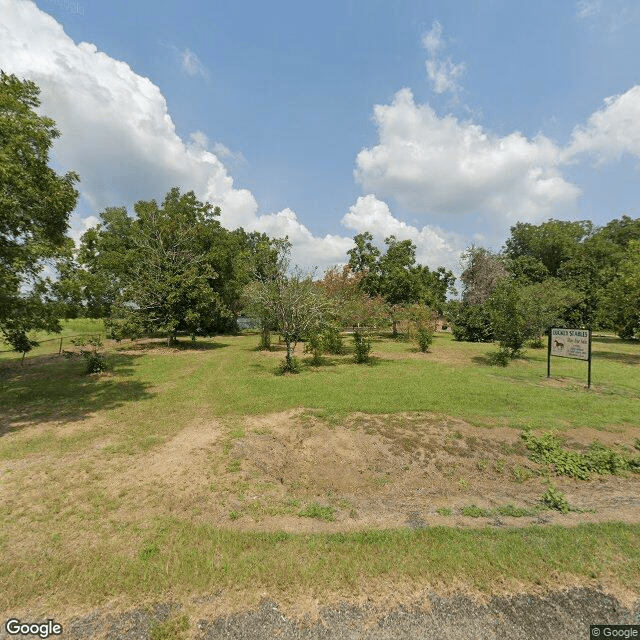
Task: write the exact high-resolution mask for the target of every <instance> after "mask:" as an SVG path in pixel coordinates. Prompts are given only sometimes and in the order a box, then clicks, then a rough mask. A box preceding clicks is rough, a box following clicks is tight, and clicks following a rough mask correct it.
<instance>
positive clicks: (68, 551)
mask: <svg viewBox="0 0 640 640" xmlns="http://www.w3.org/2000/svg"><path fill="white" fill-rule="evenodd" d="M99 329H102V325H101V324H100V323H98V322H95V321H91V322H86V321H73V322H70V323H67V324H66V325H65V332H66V335H75V332H79V333H82V332H85V331H86V332H91V331H94V330H95V331H98V330H99ZM257 341H258V338H257V336H255V335H243V336H237V337H227V336H221V337H218V338H216V339H210V340H204V339H202V340H198V342H197V343H196V344H195V348H191V347H193V346H194V345H192V344H191V343H190V341H188V340H184V343H183V345H182V347H181V348H180V349H178V350H175V351H169V350H167V349H166V348H165V347H164V345H163V344H156V345H155V346H150V345H145V344H144V343H143V344H141V343H131V342H129V341H125V342H123V343H121V344H120V345H119V346H118V345H115V344H111V343H109V344H108V345H107V348H108V357H109V361H110V365H111V370H110V371H109V372H108V373H107V374H105V375H101V376H86V375H84V374H83V372H82V367H83V365H82V363H81V362H78V361H68V360H65V359H63V358H62V357H58V356H54V357H51V356H50V355H43V354H42V353H38V352H37V351H36V352H35V353H33V354H31V355H30V356H29V357H28V358H27V359H26V362H25V365H24V366H21V365H20V358H19V357H17V358H16V357H15V356H13V355H12V356H11V357H5V358H4V360H3V361H0V472H6V475H5V478H6V479H9V480H14V481H15V486H19V487H20V491H19V492H16V493H9V494H6V495H4V497H5V500H4V502H3V504H2V506H1V507H0V521H1V522H2V526H0V553H1V554H2V557H3V562H2V563H0V593H2V594H3V595H2V596H0V608H3V609H6V607H7V606H9V605H10V604H11V605H13V604H15V605H17V604H20V603H24V604H25V605H28V604H29V603H30V602H31V601H36V600H41V599H42V598H43V597H45V594H47V595H46V598H49V601H50V602H53V603H56V605H57V606H58V605H59V606H62V605H65V604H74V603H75V604H78V605H82V604H91V603H97V602H100V601H104V600H105V599H109V598H112V597H119V596H126V597H128V598H130V599H131V600H132V601H135V599H136V598H144V597H155V596H160V595H161V594H163V593H165V592H166V591H168V590H172V591H174V592H176V593H179V594H190V593H201V592H210V591H212V590H215V589H219V588H228V589H238V590H242V589H247V590H254V591H255V590H256V589H257V590H263V591H267V592H270V593H272V594H278V593H280V594H283V593H288V592H296V591H299V592H303V591H304V592H309V591H314V592H315V593H317V594H320V595H321V594H322V593H326V592H329V591H332V590H333V591H340V590H345V589H346V590H354V589H359V588H361V587H362V588H364V587H363V585H366V584H367V583H368V581H375V580H380V579H382V580H390V581H403V580H406V581H409V582H410V581H418V582H421V583H428V584H432V585H435V584H453V583H455V584H462V583H464V584H468V585H469V586H470V587H471V588H474V589H480V590H485V591H491V590H492V588H493V587H492V585H495V584H498V583H499V584H502V585H503V586H504V585H507V586H508V585H509V584H514V585H516V584H520V585H521V584H532V585H535V584H549V581H550V580H551V578H552V579H553V580H555V581H556V582H557V581H558V580H561V577H562V576H563V575H564V574H566V575H570V576H574V577H577V578H578V579H580V580H593V579H598V580H600V579H602V580H605V579H606V580H608V579H613V580H615V581H616V582H617V584H620V585H624V586H625V587H626V588H629V589H632V590H636V591H637V590H640V526H639V525H637V524H621V523H604V524H593V525H591V524H590V525H580V526H579V527H577V528H574V529H571V530H568V529H563V528H561V527H539V526H538V527H534V528H532V527H525V528H523V529H518V530H511V529H502V530H495V529H478V530H473V529H465V530H458V529H455V528H443V527H438V528H429V529H426V530H422V531H410V530H393V531H363V532H360V533H348V534H347V533H345V534H330V535H329V534H312V535H304V534H284V533H278V532H275V533H255V532H253V533H251V532H239V531H232V530H231V529H220V528H216V527H213V526H210V525H206V524H198V525H197V526H196V525H194V524H193V523H192V522H188V521H185V520H182V519H180V518H176V517H172V516H171V514H170V513H169V512H167V514H166V517H163V518H161V519H159V520H158V519H154V520H153V521H151V522H147V521H144V520H142V519H137V518H136V517H135V516H131V518H130V519H129V520H122V519H121V518H120V519H117V518H115V517H114V515H113V514H115V513H116V511H117V509H119V508H121V507H122V505H123V504H124V503H126V501H127V500H134V501H135V496H132V495H131V493H130V492H128V488H127V487H121V491H120V493H119V494H118V493H117V492H116V493H114V494H113V495H107V494H106V493H104V491H103V490H102V489H100V488H99V487H100V486H102V485H99V484H95V485H94V481H93V479H92V478H94V477H95V479H96V483H97V482H98V480H99V481H100V482H106V480H105V478H103V477H99V478H98V476H99V474H100V473H101V472H99V471H96V469H97V467H95V465H94V463H93V462H91V461H92V460H94V461H100V463H101V464H102V463H104V465H105V466H104V469H109V468H110V467H109V465H110V464H113V465H116V467H118V469H119V470H122V469H126V468H127V465H128V464H129V462H128V460H134V459H135V457H136V456H137V455H139V454H140V453H141V452H144V451H154V450H156V449H157V448H158V447H159V446H160V445H161V444H163V443H165V442H167V441H168V440H169V439H170V438H172V437H175V436H176V435H177V434H179V433H180V432H181V431H182V430H183V429H184V428H185V427H186V426H187V425H189V424H193V422H194V420H195V421H201V422H202V423H205V422H206V421H207V420H219V421H222V422H223V423H224V424H228V425H233V424H234V422H233V421H234V419H237V418H240V417H243V416H250V415H262V414H267V413H271V412H277V411H284V410H287V409H292V408H296V407H304V408H305V409H306V410H308V411H309V412H311V413H313V414H315V415H316V416H319V417H321V418H322V419H324V420H326V421H328V422H329V423H331V424H334V425H336V426H338V425H340V423H341V421H343V420H344V418H345V417H346V416H348V415H349V414H352V413H354V412H362V413H370V414H399V413H404V412H428V413H430V414H435V415H441V416H442V417H455V418H462V419H464V420H466V421H467V422H469V423H471V424H472V425H476V426H478V427H479V428H494V427H508V428H518V429H520V428H523V427H532V428H534V429H545V430H546V429H553V430H561V431H569V430H571V429H573V428H580V427H592V428H596V429H603V430H605V429H606V430H616V429H621V428H624V427H628V426H629V425H633V426H635V425H638V423H639V417H640V366H639V365H640V345H636V344H629V343H624V342H622V341H620V340H617V339H616V338H612V337H601V338H595V339H594V346H593V351H594V361H593V388H592V389H591V390H587V389H586V388H585V386H586V363H583V362H578V361H571V360H566V359H564V360H563V359H555V360H554V362H553V369H552V374H553V377H552V379H551V380H547V378H546V351H545V350H528V352H527V354H526V358H525V359H522V360H517V361H514V362H513V363H512V364H510V365H509V366H508V367H506V368H500V367H492V366H489V365H488V359H487V353H488V352H489V351H490V350H491V349H495V347H492V346H490V345H485V344H466V343H457V342H454V341H453V340H452V339H451V336H450V335H448V334H444V333H440V334H438V335H437V336H436V338H435V341H434V344H433V346H432V347H431V352H430V353H427V354H419V353H417V352H416V349H415V346H414V345H412V344H410V343H405V342H395V341H392V340H390V339H377V340H375V342H374V348H373V355H374V359H373V362H372V364H370V365H366V366H359V365H355V364H354V363H353V362H352V359H351V357H350V356H349V355H345V356H341V357H327V359H326V362H325V365H324V366H321V367H316V368H314V367H310V366H308V365H305V366H304V368H303V371H302V373H300V374H298V375H285V376H280V375H275V373H274V372H275V370H276V368H277V365H278V363H279V361H280V359H281V358H282V355H283V354H282V352H276V353H264V352H259V351H256V350H255V346H256V344H257ZM47 344H48V343H47ZM51 344H55V343H51ZM44 348H45V347H44V345H43V347H41V348H40V349H43V350H44ZM116 348H117V349H118V352H116V351H115V349H116ZM299 351H300V352H301V351H302V349H301V348H300V347H299ZM52 352H53V353H55V352H56V349H53V350H50V351H49V352H48V353H52ZM4 355H5V356H6V354H4ZM299 355H301V354H299ZM302 359H303V361H305V359H306V356H302ZM67 425H74V428H73V429H71V430H67V429H66V426H67ZM639 431H640V430H639ZM229 433H230V435H229V438H233V437H241V434H240V433H239V434H237V435H233V432H232V431H230V432H229ZM85 458H86V462H83V460H84V459H85ZM59 459H64V460H68V462H69V468H70V469H71V467H73V470H74V473H76V474H78V473H80V471H81V472H82V474H86V480H83V481H82V484H81V485H80V486H74V487H73V489H74V490H76V491H78V492H79V493H78V495H80V494H81V495H82V501H81V502H79V503H78V505H74V504H71V505H69V504H67V503H65V491H66V488H67V487H68V485H66V484H65V482H66V479H65V473H64V469H60V467H59V465H58V466H56V465H57V463H58V461H59ZM101 468H102V467H101ZM114 468H115V467H114ZM79 470H80V471H79ZM105 473H106V472H105ZM12 474H13V475H12ZM82 477H83V478H84V477H85V476H84V475H83V476H82ZM18 480H19V482H18ZM0 490H1V485H0ZM40 494H41V495H40ZM27 495H28V496H29V500H30V501H31V502H30V503H29V504H30V505H32V504H33V505H37V506H27V504H26V498H23V496H27ZM39 496H40V497H39ZM114 496H115V497H114ZM163 499H164V497H163V495H162V494H161V493H158V496H157V500H158V504H160V505H162V504H163V503H162V500H163ZM294 511H295V510H293V509H292V513H293V512H294ZM297 511H300V509H299V508H298V509H297ZM20 531H22V532H25V535H24V536H21V535H18V532H20ZM11 532H13V535H12V533H11ZM74 549H77V551H74Z"/></svg>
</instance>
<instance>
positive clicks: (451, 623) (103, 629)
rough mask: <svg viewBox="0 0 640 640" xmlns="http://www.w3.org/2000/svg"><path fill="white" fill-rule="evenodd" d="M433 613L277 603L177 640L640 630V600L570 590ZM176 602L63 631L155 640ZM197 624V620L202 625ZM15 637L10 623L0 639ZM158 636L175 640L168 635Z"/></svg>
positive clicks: (434, 600) (489, 637)
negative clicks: (307, 612) (304, 611)
mask: <svg viewBox="0 0 640 640" xmlns="http://www.w3.org/2000/svg"><path fill="white" fill-rule="evenodd" d="M430 601H431V602H430V605H431V606H430V607H429V608H428V610H425V609H417V608H406V607H402V606H401V607H397V608H394V609H392V610H389V611H387V612H383V613H382V614H381V613H380V611H375V612H374V611H373V610H372V609H369V608H367V607H366V606H364V607H354V606H350V605H346V604H345V605H341V606H338V607H331V608H326V609H323V610H321V613H320V619H319V620H318V621H314V622H310V621H308V620H306V621H305V620H303V621H300V620H294V619H291V618H288V617H287V616H286V615H284V614H283V613H282V612H281V611H280V610H279V608H278V606H277V604H276V603H274V602H270V601H267V600H265V601H263V602H262V603H261V604H260V606H259V607H258V608H256V609H253V610H250V611H245V612H242V613H237V614H234V615H227V616H220V617H217V618H212V619H205V618H202V619H198V616H197V612H196V615H195V618H194V617H193V614H192V618H191V627H190V629H189V631H188V632H186V633H185V634H181V633H178V635H177V637H176V639H175V640H262V639H267V638H269V639H272V638H277V639H278V640H392V639H393V640H395V639H400V638H402V639H404V638H407V639H408V638H410V639H411V640H448V639H454V638H455V639H456V640H460V639H463V640H493V639H498V638H500V639H506V640H531V639H533V638H535V639H536V640H545V639H547V638H549V639H553V640H576V639H580V638H584V639H585V640H587V639H588V638H589V625H590V624H605V623H606V624H636V625H640V600H637V601H636V603H635V605H634V606H633V607H631V608H628V607H626V606H624V605H623V604H621V603H620V602H619V601H618V600H617V599H616V598H615V597H614V596H612V595H609V594H606V593H604V592H603V591H600V590H598V589H592V588H586V587H584V588H577V587H576V588H571V589H566V590H562V591H554V592H550V593H548V594H546V595H544V596H540V595H517V596H513V597H493V598H492V599H491V600H490V601H489V602H488V603H487V604H478V603H477V602H475V601H473V600H471V599H469V598H466V597H463V596H447V597H443V596H440V595H437V594H432V595H431V596H430ZM181 611H182V609H181V607H180V605H178V604H175V603H162V604H157V605H156V606H154V607H147V608H138V609H133V610H130V611H126V612H122V613H119V614H116V613H111V612H103V611H101V610H97V611H94V612H92V613H91V614H90V615H87V616H85V617H82V618H76V619H73V620H70V621H67V622H66V623H64V621H62V622H63V625H64V633H63V635H62V636H57V637H62V638H65V639H69V640H89V639H90V640H148V639H150V638H151V629H152V628H153V627H154V626H157V625H159V624H162V623H163V622H165V621H166V620H167V619H168V618H170V617H171V616H175V615H180V613H181ZM194 620H197V622H195V621H194ZM16 637H20V638H25V637H32V638H35V637H37V636H9V635H8V634H6V632H5V628H4V624H3V625H2V630H1V631H0V638H2V639H5V638H6V639H9V638H16ZM158 637H161V638H163V639H164V640H172V639H171V637H170V635H167V634H166V633H165V634H164V635H161V636H160V635H159V636H158Z"/></svg>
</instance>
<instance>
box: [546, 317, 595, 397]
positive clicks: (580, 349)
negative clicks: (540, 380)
mask: <svg viewBox="0 0 640 640" xmlns="http://www.w3.org/2000/svg"><path fill="white" fill-rule="evenodd" d="M551 356H558V357H559V358H575V359H576V360H586V361H587V362H588V363H589V364H588V369H587V387H589V388H590V387H591V330H590V329H560V328H557V327H552V328H551V329H549V346H548V348H547V378H550V377H551Z"/></svg>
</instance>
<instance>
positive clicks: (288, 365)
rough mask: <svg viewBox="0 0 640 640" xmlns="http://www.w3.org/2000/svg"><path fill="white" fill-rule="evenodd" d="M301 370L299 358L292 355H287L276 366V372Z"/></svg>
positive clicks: (282, 373) (283, 372)
mask: <svg viewBox="0 0 640 640" xmlns="http://www.w3.org/2000/svg"><path fill="white" fill-rule="evenodd" d="M300 371H302V365H301V364H300V360H298V358H296V357H294V356H287V357H286V358H285V359H284V360H283V361H282V362H281V363H280V366H279V367H278V370H277V372H276V373H279V374H281V375H284V374H285V373H300Z"/></svg>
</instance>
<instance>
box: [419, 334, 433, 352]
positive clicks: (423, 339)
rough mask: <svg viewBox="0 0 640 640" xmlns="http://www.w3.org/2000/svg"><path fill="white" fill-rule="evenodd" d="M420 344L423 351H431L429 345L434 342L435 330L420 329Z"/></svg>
mask: <svg viewBox="0 0 640 640" xmlns="http://www.w3.org/2000/svg"><path fill="white" fill-rule="evenodd" d="M417 338H418V346H419V347H420V351H422V353H426V352H427V351H429V347H430V346H431V344H432V343H433V331H431V330H430V329H424V328H423V329H418V336H417Z"/></svg>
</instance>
